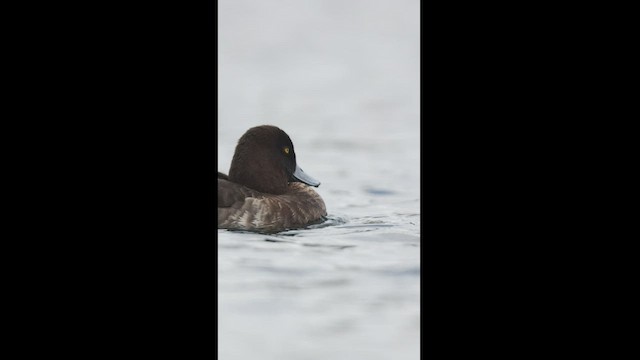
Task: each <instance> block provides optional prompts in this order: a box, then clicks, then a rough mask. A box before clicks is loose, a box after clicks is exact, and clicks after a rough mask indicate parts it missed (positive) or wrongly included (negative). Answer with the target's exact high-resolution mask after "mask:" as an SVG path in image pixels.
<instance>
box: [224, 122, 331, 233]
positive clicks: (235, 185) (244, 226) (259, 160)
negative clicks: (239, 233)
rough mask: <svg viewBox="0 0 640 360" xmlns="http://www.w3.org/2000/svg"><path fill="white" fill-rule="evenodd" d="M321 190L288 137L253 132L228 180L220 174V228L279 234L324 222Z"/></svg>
mask: <svg viewBox="0 0 640 360" xmlns="http://www.w3.org/2000/svg"><path fill="white" fill-rule="evenodd" d="M318 186H320V182H319V181H317V180H316V179H314V178H313V177H311V176H310V175H308V174H307V173H305V172H304V171H303V170H302V168H300V166H299V165H298V163H297V162H296V152H295V150H294V147H293V142H291V138H290V137H289V135H287V133H285V132H284V131H283V130H281V129H280V128H278V127H276V126H273V125H261V126H256V127H252V128H250V129H249V130H247V131H246V132H245V133H244V135H242V137H240V140H238V143H237V145H236V148H235V152H234V154H233V158H232V160H231V166H230V168H229V173H228V175H227V174H225V173H222V172H220V171H218V229H228V230H244V231H252V232H262V233H276V232H281V231H285V230H290V229H298V228H304V227H307V226H309V225H312V224H318V223H321V222H323V221H325V220H326V217H327V209H326V206H325V203H324V201H323V200H322V198H321V197H320V195H319V194H318V193H317V192H316V191H315V190H314V189H313V188H314V187H315V188H317V187H318Z"/></svg>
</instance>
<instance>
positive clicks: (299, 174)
mask: <svg viewBox="0 0 640 360" xmlns="http://www.w3.org/2000/svg"><path fill="white" fill-rule="evenodd" d="M293 177H294V178H295V179H296V180H298V181H300V182H302V183H305V184H307V185H311V186H315V187H318V186H320V181H318V180H316V179H314V178H312V177H311V176H309V175H307V174H306V173H305V172H304V171H302V169H301V168H300V166H298V165H297V164H296V171H294V172H293Z"/></svg>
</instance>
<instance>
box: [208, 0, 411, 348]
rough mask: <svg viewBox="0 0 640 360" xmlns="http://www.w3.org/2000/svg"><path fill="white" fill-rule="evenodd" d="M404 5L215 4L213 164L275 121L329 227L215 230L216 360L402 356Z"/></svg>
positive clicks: (406, 190)
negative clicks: (315, 184)
mask: <svg viewBox="0 0 640 360" xmlns="http://www.w3.org/2000/svg"><path fill="white" fill-rule="evenodd" d="M418 13H419V2H418V1H417V0H407V1H396V0H388V1H374V0H366V1H364V0H362V1H360V0H348V1H337V0H335V1H331V0H317V1H316V0H313V1H311V0H305V1H302V0H279V1H258V0H256V1H247V0H241V1H240V0H223V1H219V15H218V16H219V39H218V40H219V48H218V53H219V55H218V56H219V57H218V61H219V67H218V74H219V85H218V86H219V92H218V94H219V95H218V96H219V98H218V101H219V114H218V115H219V120H218V121H219V125H218V141H219V145H218V146H219V148H218V170H220V171H222V172H225V173H226V172H228V169H229V165H230V161H231V157H232V156H233V151H234V148H235V144H236V142H237V140H238V139H239V138H240V136H241V135H242V134H243V133H244V132H245V131H246V130H247V129H249V128H250V127H253V126H256V125H262V124H271V125H276V126H278V127H280V128H281V129H283V130H284V131H285V132H287V133H288V134H289V136H290V137H291V139H292V141H293V143H294V146H295V149H296V155H297V160H298V163H299V165H300V166H301V167H302V168H303V169H304V170H305V172H307V173H308V174H309V175H311V176H313V177H314V178H316V179H318V180H319V181H321V182H322V184H321V185H320V187H319V188H317V191H318V193H319V194H320V195H321V196H322V198H323V199H324V201H325V203H326V206H327V212H328V214H329V219H328V220H327V221H326V222H325V223H322V224H318V225H314V226H310V227H309V228H308V229H299V230H291V231H286V232H282V233H278V234H274V235H262V234H255V233H247V232H238V231H227V230H218V304H219V305H218V306H219V308H218V319H219V321H218V353H219V357H220V359H223V360H234V359H253V358H260V359H264V360H269V359H274V360H275V359H278V360H289V359H292V360H293V359H296V360H297V359H309V360H312V359H318V360H320V359H322V360H325V359H332V360H335V359H338V360H339V359H345V360H346V359H350V360H355V359H372V360H375V359H381V360H382V359H399V360H403V359H418V357H419V351H420V343H419V335H420V328H419V322H420V307H419V302H420V276H419V273H420V257H419V249H420V211H419V206H420V191H419V186H420V185H419V180H420V167H419V160H420V158H419V156H420V154H419V126H420V125H419V111H420V108H419V47H418V41H419V17H418Z"/></svg>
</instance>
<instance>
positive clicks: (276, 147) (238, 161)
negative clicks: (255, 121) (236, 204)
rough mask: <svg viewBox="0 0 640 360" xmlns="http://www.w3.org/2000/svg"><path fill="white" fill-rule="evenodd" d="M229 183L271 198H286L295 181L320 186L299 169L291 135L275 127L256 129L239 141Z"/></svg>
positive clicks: (250, 130) (232, 162)
mask: <svg viewBox="0 0 640 360" xmlns="http://www.w3.org/2000/svg"><path fill="white" fill-rule="evenodd" d="M229 180H230V181H233V182H235V183H238V184H241V185H244V186H246V187H248V188H251V189H254V190H258V191H260V192H264V193H269V194H284V193H285V192H286V191H287V187H288V184H289V182H293V181H299V182H302V183H305V184H307V185H311V186H318V185H320V183H319V182H318V181H316V180H315V179H313V178H312V177H310V176H308V175H306V174H305V173H304V172H303V171H302V169H300V167H298V165H297V163H296V153H295V151H294V149H293V143H292V142H291V139H290V138H289V135H287V134H286V133H285V132H284V131H282V130H280V129H279V128H277V127H275V126H271V125H263V126H257V127H253V128H251V129H249V130H247V132H246V133H244V135H242V137H241V138H240V140H238V145H237V146H236V151H235V153H234V154H233V160H231V168H230V169H229Z"/></svg>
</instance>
